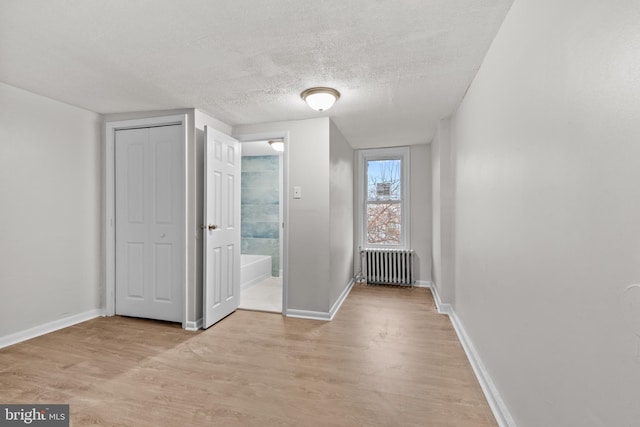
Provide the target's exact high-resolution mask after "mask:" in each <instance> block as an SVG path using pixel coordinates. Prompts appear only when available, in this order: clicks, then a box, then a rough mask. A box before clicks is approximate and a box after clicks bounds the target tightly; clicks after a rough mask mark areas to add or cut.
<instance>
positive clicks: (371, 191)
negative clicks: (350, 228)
mask: <svg viewBox="0 0 640 427" xmlns="http://www.w3.org/2000/svg"><path fill="white" fill-rule="evenodd" d="M401 169H402V166H401V160H400V159H391V160H369V161H367V202H366V215H367V243H369V244H374V245H400V244H401V243H402V239H401V236H402V233H401V231H402V188H401V179H400V177H401Z"/></svg>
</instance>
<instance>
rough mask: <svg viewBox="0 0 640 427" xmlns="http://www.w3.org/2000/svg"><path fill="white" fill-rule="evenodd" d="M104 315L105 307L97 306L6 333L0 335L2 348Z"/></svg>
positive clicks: (0, 346)
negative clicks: (22, 329)
mask: <svg viewBox="0 0 640 427" xmlns="http://www.w3.org/2000/svg"><path fill="white" fill-rule="evenodd" d="M104 315H105V314H104V310H103V309H100V308H96V309H94V310H89V311H85V312H84V313H78V314H74V315H73V316H68V317H64V318H62V319H58V320H54V321H52V322H47V323H44V324H42V325H38V326H34V327H33V328H29V329H25V330H24V331H20V332H16V333H13V334H10V335H5V336H3V337H0V348H4V347H8V346H10V345H13V344H18V343H19V342H23V341H26V340H30V339H31V338H35V337H39V336H40V335H45V334H48V333H50V332H54V331H57V330H59V329H64V328H68V327H69V326H73V325H76V324H78V323H82V322H86V321H87V320H91V319H95V318H96V317H100V316H104Z"/></svg>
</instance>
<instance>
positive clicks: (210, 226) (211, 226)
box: [200, 224, 218, 230]
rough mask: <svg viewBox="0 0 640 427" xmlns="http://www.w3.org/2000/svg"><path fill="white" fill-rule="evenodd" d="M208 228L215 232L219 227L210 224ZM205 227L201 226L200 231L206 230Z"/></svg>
mask: <svg viewBox="0 0 640 427" xmlns="http://www.w3.org/2000/svg"><path fill="white" fill-rule="evenodd" d="M206 228H208V229H209V230H215V229H216V228H218V226H217V225H213V224H209V225H208V226H207V227H206ZM204 229H205V226H204V224H200V230H204Z"/></svg>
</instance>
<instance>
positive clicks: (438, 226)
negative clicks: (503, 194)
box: [431, 119, 455, 304]
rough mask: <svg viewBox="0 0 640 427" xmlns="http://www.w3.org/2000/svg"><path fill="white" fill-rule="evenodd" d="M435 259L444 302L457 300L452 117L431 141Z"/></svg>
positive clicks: (435, 279) (434, 274) (435, 276)
mask: <svg viewBox="0 0 640 427" xmlns="http://www.w3.org/2000/svg"><path fill="white" fill-rule="evenodd" d="M431 153H432V160H431V167H432V177H433V182H432V189H433V194H432V212H433V238H432V244H433V261H432V264H431V266H432V272H431V282H432V284H433V286H434V287H435V288H436V289H437V292H438V295H439V297H440V299H441V302H442V303H445V304H453V303H454V302H455V287H454V263H453V257H454V247H453V246H454V218H455V216H454V214H455V210H454V188H455V183H454V178H455V176H454V169H453V163H454V156H455V151H454V147H453V143H452V140H451V135H450V121H449V120H448V119H443V120H440V123H438V129H437V131H436V134H435V136H434V138H433V142H432V143H431Z"/></svg>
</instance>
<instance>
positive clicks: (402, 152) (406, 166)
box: [356, 147, 411, 249]
mask: <svg viewBox="0 0 640 427" xmlns="http://www.w3.org/2000/svg"><path fill="white" fill-rule="evenodd" d="M409 153H410V148H409V147H390V148H373V149H364V150H358V175H357V181H358V182H357V190H356V193H357V197H358V199H357V200H358V203H357V206H358V209H357V210H358V212H357V219H356V221H357V230H358V245H359V247H360V249H373V248H386V249H411V242H410V235H411V233H410V209H411V201H410V195H411V191H410V186H411V182H410V176H411V174H410V159H409ZM372 160H373V161H376V160H400V169H401V171H400V202H398V203H399V204H400V209H401V215H400V244H399V245H390V244H382V243H377V244H376V243H367V218H366V215H367V205H368V170H367V162H369V161H372Z"/></svg>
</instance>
